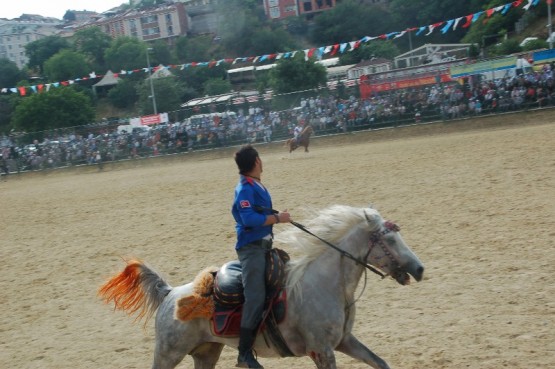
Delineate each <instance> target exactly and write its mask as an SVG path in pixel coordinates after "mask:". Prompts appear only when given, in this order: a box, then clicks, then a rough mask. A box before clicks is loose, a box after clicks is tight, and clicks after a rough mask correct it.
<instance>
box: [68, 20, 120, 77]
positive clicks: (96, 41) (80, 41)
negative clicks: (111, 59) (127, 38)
mask: <svg viewBox="0 0 555 369" xmlns="http://www.w3.org/2000/svg"><path fill="white" fill-rule="evenodd" d="M111 42H112V38H111V37H110V36H109V35H107V34H106V33H104V32H102V30H101V29H100V28H99V27H89V28H85V29H81V30H78V31H77V32H75V35H74V46H75V49H76V50H77V51H78V52H80V53H82V54H84V55H86V56H87V59H88V60H89V62H90V63H91V66H92V68H93V69H94V70H96V71H97V72H100V73H103V72H105V71H106V69H107V68H106V61H105V60H104V52H105V51H106V49H108V48H109V47H110V44H111Z"/></svg>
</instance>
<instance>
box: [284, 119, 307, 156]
mask: <svg viewBox="0 0 555 369" xmlns="http://www.w3.org/2000/svg"><path fill="white" fill-rule="evenodd" d="M313 133H314V128H312V126H311V125H310V124H309V125H307V126H306V127H304V129H303V130H302V132H301V133H300V134H299V137H298V140H296V139H295V138H290V139H288V140H287V141H285V146H287V147H288V148H289V153H291V152H293V151H294V150H295V149H297V148H298V147H300V146H304V152H308V145H309V144H310V135H311V134H313Z"/></svg>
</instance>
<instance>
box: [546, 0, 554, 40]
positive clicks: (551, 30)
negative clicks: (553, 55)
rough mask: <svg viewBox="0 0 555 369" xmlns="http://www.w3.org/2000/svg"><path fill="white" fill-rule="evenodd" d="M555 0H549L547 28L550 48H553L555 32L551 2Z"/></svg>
mask: <svg viewBox="0 0 555 369" xmlns="http://www.w3.org/2000/svg"><path fill="white" fill-rule="evenodd" d="M552 2H553V0H547V29H548V32H549V37H548V40H549V48H550V49H553V37H552V33H553V24H552V22H551V3H552Z"/></svg>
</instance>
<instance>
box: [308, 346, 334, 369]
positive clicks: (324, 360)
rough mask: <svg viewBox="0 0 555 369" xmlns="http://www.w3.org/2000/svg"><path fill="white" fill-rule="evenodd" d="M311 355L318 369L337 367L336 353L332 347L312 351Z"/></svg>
mask: <svg viewBox="0 0 555 369" xmlns="http://www.w3.org/2000/svg"><path fill="white" fill-rule="evenodd" d="M309 356H310V358H311V359H312V361H314V364H316V368H318V369H337V365H336V363H335V354H334V353H333V350H332V349H331V348H330V347H327V348H326V349H324V351H322V352H315V351H310V353H309Z"/></svg>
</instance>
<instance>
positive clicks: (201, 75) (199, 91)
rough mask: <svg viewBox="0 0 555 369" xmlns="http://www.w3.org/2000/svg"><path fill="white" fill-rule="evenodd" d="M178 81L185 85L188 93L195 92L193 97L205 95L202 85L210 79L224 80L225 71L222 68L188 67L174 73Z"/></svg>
mask: <svg viewBox="0 0 555 369" xmlns="http://www.w3.org/2000/svg"><path fill="white" fill-rule="evenodd" d="M176 74H177V77H178V79H179V81H181V82H182V83H183V84H184V85H186V86H187V87H188V89H189V91H191V90H193V91H195V96H192V97H191V98H194V97H197V96H203V95H206V93H205V91H204V83H205V82H206V81H208V80H210V79H224V78H225V77H226V76H227V74H226V69H225V68H224V67H223V66H221V65H220V66H214V67H189V68H185V69H183V70H178V71H176Z"/></svg>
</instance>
